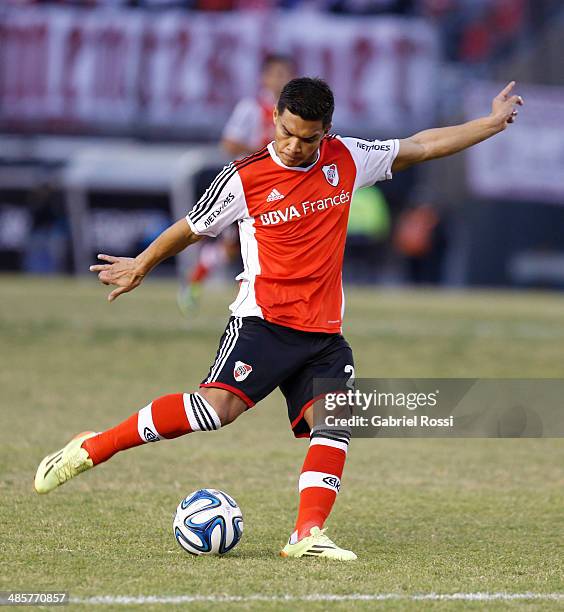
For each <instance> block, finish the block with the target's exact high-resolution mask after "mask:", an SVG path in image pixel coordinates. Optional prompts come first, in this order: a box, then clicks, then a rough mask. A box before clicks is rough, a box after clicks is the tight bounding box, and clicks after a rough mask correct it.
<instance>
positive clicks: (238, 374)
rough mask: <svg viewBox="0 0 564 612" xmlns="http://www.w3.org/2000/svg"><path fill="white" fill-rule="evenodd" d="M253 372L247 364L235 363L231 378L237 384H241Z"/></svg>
mask: <svg viewBox="0 0 564 612" xmlns="http://www.w3.org/2000/svg"><path fill="white" fill-rule="evenodd" d="M252 371H253V367H252V366H250V365H249V364H248V363H243V362H242V361H236V362H235V368H234V369H233V378H234V379H235V380H236V381H237V382H241V381H242V380H245V378H247V376H248V375H249V374H250V373H251V372H252Z"/></svg>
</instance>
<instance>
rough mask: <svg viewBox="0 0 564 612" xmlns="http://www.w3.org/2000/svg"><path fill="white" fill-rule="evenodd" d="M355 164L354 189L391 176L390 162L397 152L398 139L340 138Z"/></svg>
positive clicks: (391, 162) (392, 161)
mask: <svg viewBox="0 0 564 612" xmlns="http://www.w3.org/2000/svg"><path fill="white" fill-rule="evenodd" d="M338 138H339V140H341V142H342V143H343V144H344V145H345V146H346V147H347V149H348V150H349V152H350V154H351V155H352V158H353V160H354V163H355V166H356V181H355V189H358V188H360V187H366V186H368V185H374V183H377V182H378V181H384V180H386V179H391V178H392V164H393V163H394V160H395V158H396V156H397V154H398V152H399V140H397V139H394V140H362V139H361V138H342V137H341V136H338Z"/></svg>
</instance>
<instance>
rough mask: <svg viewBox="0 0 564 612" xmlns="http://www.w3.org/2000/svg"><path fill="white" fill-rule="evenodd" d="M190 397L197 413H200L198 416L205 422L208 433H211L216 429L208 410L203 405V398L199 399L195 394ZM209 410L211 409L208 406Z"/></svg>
mask: <svg viewBox="0 0 564 612" xmlns="http://www.w3.org/2000/svg"><path fill="white" fill-rule="evenodd" d="M192 397H193V398H194V405H195V406H197V407H198V409H199V411H200V416H201V417H202V418H203V419H204V421H205V422H206V429H207V430H208V431H212V430H214V429H216V426H215V422H214V420H213V419H212V417H211V414H210V413H209V412H208V409H207V408H206V406H205V405H204V398H203V397H201V396H200V395H198V394H197V393H194V395H193V396H192ZM206 403H207V402H206ZM210 408H211V406H210ZM212 410H213V408H212Z"/></svg>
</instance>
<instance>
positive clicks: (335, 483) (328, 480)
mask: <svg viewBox="0 0 564 612" xmlns="http://www.w3.org/2000/svg"><path fill="white" fill-rule="evenodd" d="M323 482H324V483H325V484H326V485H329V486H330V487H332V488H333V489H335V490H336V491H339V489H340V488H341V481H340V480H339V479H338V478H337V477H336V476H325V478H324V479H323Z"/></svg>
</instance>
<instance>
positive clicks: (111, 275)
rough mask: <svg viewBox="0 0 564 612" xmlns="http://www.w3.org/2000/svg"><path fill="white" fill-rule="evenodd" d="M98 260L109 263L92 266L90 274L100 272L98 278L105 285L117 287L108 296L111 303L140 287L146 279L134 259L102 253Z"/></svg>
mask: <svg viewBox="0 0 564 612" xmlns="http://www.w3.org/2000/svg"><path fill="white" fill-rule="evenodd" d="M98 259H101V260H102V261H106V262H108V263H105V264H96V265H94V266H90V272H98V278H99V279H100V282H101V283H103V284H104V285H115V286H116V287H117V289H114V290H113V291H112V292H111V293H110V294H109V295H108V301H109V302H113V301H114V300H115V299H116V298H117V297H119V296H120V295H121V294H122V293H127V292H128V291H132V290H133V289H135V288H136V287H139V285H140V284H141V281H142V280H143V278H144V277H145V275H144V274H142V273H141V272H140V271H139V267H138V265H137V261H136V260H135V259H134V258H133V257H114V256H113V255H104V254H103V253H100V254H99V255H98Z"/></svg>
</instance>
